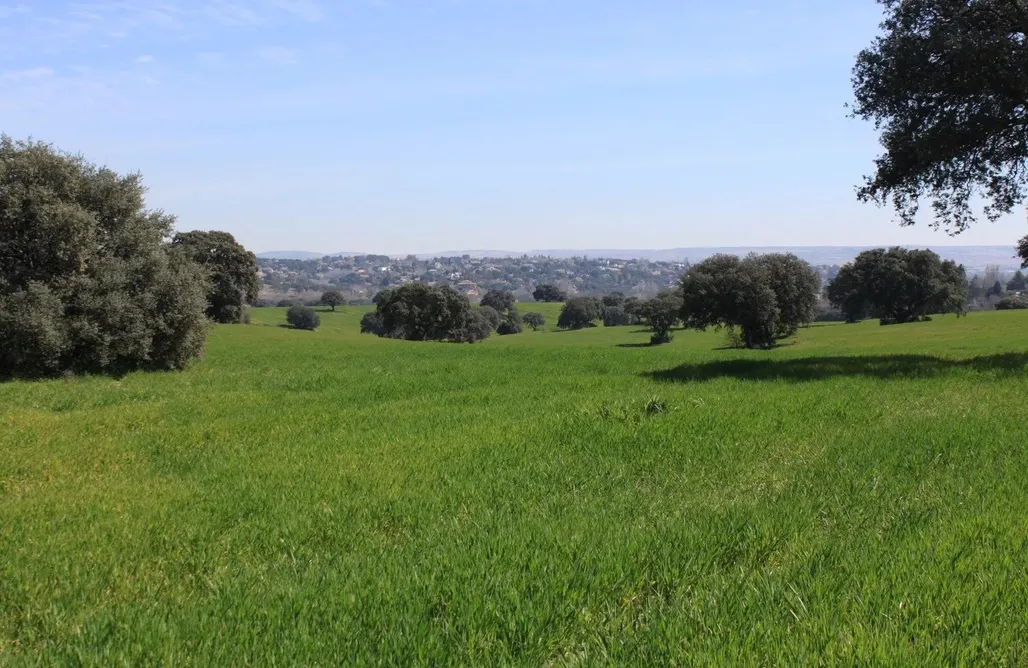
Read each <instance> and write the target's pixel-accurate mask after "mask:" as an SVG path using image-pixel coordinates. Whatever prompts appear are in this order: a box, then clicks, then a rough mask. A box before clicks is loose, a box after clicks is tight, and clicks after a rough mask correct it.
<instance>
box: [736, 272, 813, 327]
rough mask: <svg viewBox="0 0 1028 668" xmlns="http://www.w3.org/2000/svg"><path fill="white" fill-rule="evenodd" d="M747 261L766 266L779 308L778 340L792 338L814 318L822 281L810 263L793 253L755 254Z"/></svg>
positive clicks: (769, 282) (776, 323) (767, 275)
mask: <svg viewBox="0 0 1028 668" xmlns="http://www.w3.org/2000/svg"><path fill="white" fill-rule="evenodd" d="M746 261H747V262H756V263H757V264H758V265H760V266H761V267H763V269H764V271H765V275H766V277H767V280H768V284H769V285H770V287H771V290H772V291H773V292H774V293H775V305H776V306H777V308H778V319H777V321H776V322H775V336H776V337H778V338H782V337H786V336H792V335H793V334H795V333H796V330H797V329H799V328H800V327H802V326H804V325H807V324H809V323H810V322H811V321H812V320H813V319H814V313H815V309H816V308H817V299H818V295H819V294H820V292H821V279H820V278H818V275H817V272H815V271H814V269H813V267H811V266H810V264H808V263H807V262H805V261H804V260H801V259H800V258H798V257H796V256H795V255H793V254H792V253H765V254H763V255H752V256H750V257H749V258H747V259H746Z"/></svg>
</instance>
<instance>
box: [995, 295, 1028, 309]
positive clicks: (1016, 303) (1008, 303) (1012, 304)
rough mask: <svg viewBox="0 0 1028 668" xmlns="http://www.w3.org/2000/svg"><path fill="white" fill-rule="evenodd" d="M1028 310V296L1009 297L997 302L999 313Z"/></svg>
mask: <svg viewBox="0 0 1028 668" xmlns="http://www.w3.org/2000/svg"><path fill="white" fill-rule="evenodd" d="M1026 308H1028V295H1007V296H1006V297H1003V298H1002V299H1000V300H999V301H998V302H996V310H997V311H1014V310H1020V309H1026Z"/></svg>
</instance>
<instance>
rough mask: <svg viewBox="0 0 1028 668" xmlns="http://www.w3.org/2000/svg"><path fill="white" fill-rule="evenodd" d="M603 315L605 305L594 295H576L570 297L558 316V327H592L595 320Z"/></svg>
mask: <svg viewBox="0 0 1028 668" xmlns="http://www.w3.org/2000/svg"><path fill="white" fill-rule="evenodd" d="M602 315H603V307H602V305H601V304H600V302H599V300H597V299H593V298H592V297H574V298H572V299H569V300H568V301H567V303H566V304H564V308H562V309H561V311H560V316H559V317H558V318H557V327H560V328H561V329H582V328H584V327H592V326H593V321H594V320H599V319H600V318H601V317H602Z"/></svg>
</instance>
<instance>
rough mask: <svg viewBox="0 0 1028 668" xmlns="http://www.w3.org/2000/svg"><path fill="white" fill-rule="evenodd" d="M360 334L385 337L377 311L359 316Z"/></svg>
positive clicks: (383, 327) (380, 317) (383, 326)
mask: <svg viewBox="0 0 1028 668" xmlns="http://www.w3.org/2000/svg"><path fill="white" fill-rule="evenodd" d="M361 334H374V335H375V336H385V325H384V324H383V323H382V316H381V315H379V313H378V312H377V311H368V312H367V313H365V314H364V315H363V316H361Z"/></svg>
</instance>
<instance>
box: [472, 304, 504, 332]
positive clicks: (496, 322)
mask: <svg viewBox="0 0 1028 668" xmlns="http://www.w3.org/2000/svg"><path fill="white" fill-rule="evenodd" d="M477 312H478V313H480V314H481V315H482V317H483V318H485V319H486V321H487V322H488V323H489V327H490V328H492V329H493V330H494V331H495V330H496V329H497V328H499V326H500V323H501V322H503V316H502V315H500V312H499V311H497V310H496V309H494V308H493V307H492V306H479V307H478V311H477Z"/></svg>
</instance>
